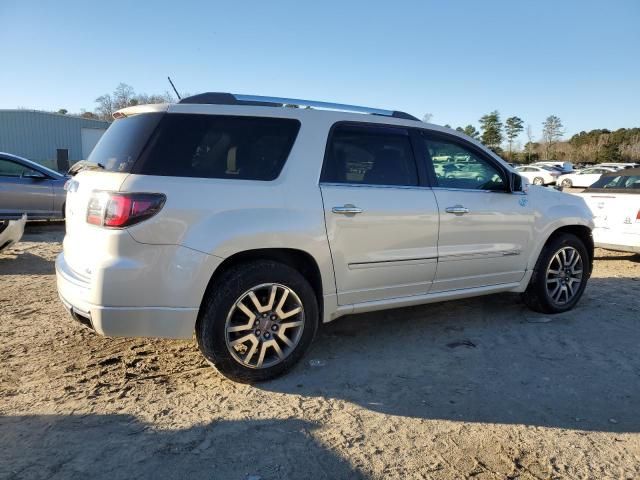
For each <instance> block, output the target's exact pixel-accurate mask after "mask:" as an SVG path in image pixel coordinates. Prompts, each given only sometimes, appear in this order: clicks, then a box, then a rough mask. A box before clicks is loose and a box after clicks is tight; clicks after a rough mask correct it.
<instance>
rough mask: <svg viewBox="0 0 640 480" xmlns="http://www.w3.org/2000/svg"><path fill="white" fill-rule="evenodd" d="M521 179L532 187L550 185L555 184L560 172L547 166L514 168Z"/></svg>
mask: <svg viewBox="0 0 640 480" xmlns="http://www.w3.org/2000/svg"><path fill="white" fill-rule="evenodd" d="M516 172H518V173H519V174H520V176H521V177H524V178H526V179H527V180H529V183H532V184H533V185H550V184H552V183H556V181H557V179H558V177H559V176H560V172H559V171H558V170H556V169H554V168H552V167H548V166H536V165H523V166H521V167H517V168H516Z"/></svg>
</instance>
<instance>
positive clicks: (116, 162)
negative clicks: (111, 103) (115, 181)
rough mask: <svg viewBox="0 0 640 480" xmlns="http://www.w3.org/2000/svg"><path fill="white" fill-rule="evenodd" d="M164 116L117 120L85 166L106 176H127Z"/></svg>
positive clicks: (152, 114) (158, 114) (156, 115)
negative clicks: (96, 167)
mask: <svg viewBox="0 0 640 480" xmlns="http://www.w3.org/2000/svg"><path fill="white" fill-rule="evenodd" d="M162 115H164V113H142V114H140V115H134V116H132V117H126V118H122V119H120V120H116V121H115V122H113V123H112V124H111V126H110V127H109V128H108V129H107V131H106V132H105V133H104V135H103V136H102V138H101V139H100V141H99V142H98V143H97V145H96V146H95V148H94V149H93V151H92V152H91V155H89V158H87V161H88V162H91V163H98V164H100V165H102V166H103V167H104V169H105V170H106V171H108V172H126V173H128V172H130V171H131V167H132V166H133V164H134V162H135V161H136V160H137V159H138V156H139V155H140V152H141V151H142V149H143V148H144V146H145V145H146V144H147V141H148V140H149V137H150V136H151V133H152V132H153V130H154V129H155V127H156V125H158V122H159V121H160V118H162Z"/></svg>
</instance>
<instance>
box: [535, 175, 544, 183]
mask: <svg viewBox="0 0 640 480" xmlns="http://www.w3.org/2000/svg"><path fill="white" fill-rule="evenodd" d="M533 184H534V185H544V178H542V177H536V178H534V179H533Z"/></svg>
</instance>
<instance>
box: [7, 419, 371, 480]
mask: <svg viewBox="0 0 640 480" xmlns="http://www.w3.org/2000/svg"><path fill="white" fill-rule="evenodd" d="M316 428H318V427H317V425H315V424H314V423H311V422H307V421H303V420H295V419H291V420H240V421H220V422H213V423H210V424H207V425H198V426H194V427H191V428H187V429H178V430H175V429H153V428H151V426H150V425H148V424H145V423H143V422H140V421H139V420H138V419H137V418H136V417H134V416H131V415H122V414H113V415H94V414H89V415H29V416H3V417H0V477H1V478H21V479H40V478H42V479H45V478H52V477H54V476H55V477H56V478H93V479H100V478H105V479H109V480H114V479H120V478H122V479H125V478H189V479H200V478H202V479H207V480H210V479H215V478H220V479H238V480H242V479H247V478H252V477H253V478H256V479H258V478H260V479H263V480H267V479H279V478H315V479H338V478H350V479H351V478H353V479H357V478H365V477H364V475H363V474H362V473H361V472H360V471H358V470H357V469H354V468H353V467H352V466H351V465H350V464H349V463H348V462H347V461H345V460H344V459H342V458H339V457H337V456H336V455H335V454H334V453H332V452H331V451H330V450H328V449H327V448H325V447H324V446H323V445H321V444H320V443H319V442H318V441H317V440H316V439H315V438H314V435H313V431H314V430H315V429H316ZM114 459H117V460H114ZM301 459H304V461H302V460H301ZM158 472H162V473H161V474H160V475H158Z"/></svg>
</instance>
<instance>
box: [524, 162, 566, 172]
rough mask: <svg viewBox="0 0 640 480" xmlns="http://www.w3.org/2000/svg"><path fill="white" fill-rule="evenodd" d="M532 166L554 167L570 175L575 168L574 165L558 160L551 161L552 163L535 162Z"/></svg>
mask: <svg viewBox="0 0 640 480" xmlns="http://www.w3.org/2000/svg"><path fill="white" fill-rule="evenodd" d="M531 165H534V166H536V167H553V168H555V169H557V170H559V171H561V172H563V173H569V172H572V171H573V170H574V168H573V163H571V162H560V161H556V160H550V161H543V162H535V163H532V164H531Z"/></svg>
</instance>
